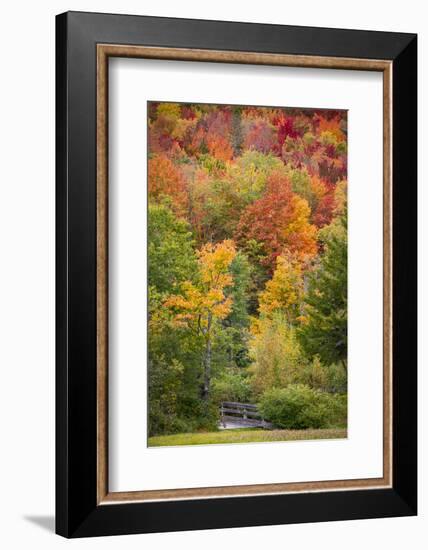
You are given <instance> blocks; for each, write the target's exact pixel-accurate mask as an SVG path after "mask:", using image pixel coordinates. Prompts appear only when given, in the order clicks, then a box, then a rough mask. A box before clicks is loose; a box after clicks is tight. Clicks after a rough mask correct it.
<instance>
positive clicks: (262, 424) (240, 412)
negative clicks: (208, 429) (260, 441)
mask: <svg viewBox="0 0 428 550" xmlns="http://www.w3.org/2000/svg"><path fill="white" fill-rule="evenodd" d="M220 424H221V425H222V426H223V428H226V427H233V425H235V424H236V427H237V428H240V427H249V428H271V427H272V424H270V422H266V420H264V418H263V417H262V416H261V414H260V413H259V412H258V410H257V405H252V404H251V403H236V402H233V401H223V403H221V405H220ZM231 425H232V426H231Z"/></svg>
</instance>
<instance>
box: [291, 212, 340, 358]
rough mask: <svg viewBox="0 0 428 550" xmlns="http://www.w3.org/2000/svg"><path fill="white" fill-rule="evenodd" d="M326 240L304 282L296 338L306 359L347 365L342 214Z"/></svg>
mask: <svg viewBox="0 0 428 550" xmlns="http://www.w3.org/2000/svg"><path fill="white" fill-rule="evenodd" d="M337 221H338V222H339V223H336V226H335V228H334V230H332V231H330V232H329V233H328V235H327V237H326V242H325V252H324V255H323V256H322V257H321V260H320V263H319V265H318V267H317V268H316V269H315V271H314V272H313V273H312V274H311V276H310V277H309V281H308V292H307V296H306V298H305V305H304V310H305V316H306V324H304V325H303V326H302V328H301V329H300V330H299V337H300V340H301V344H302V347H303V349H304V350H305V352H306V353H307V354H308V355H309V356H311V357H312V356H315V355H318V356H319V358H320V359H321V361H322V363H324V364H325V365H331V364H333V363H338V362H341V363H342V364H343V365H344V366H345V367H346V364H347V329H348V316H347V283H348V281H347V253H348V246H347V220H346V212H345V214H344V215H343V216H341V217H340V218H339V219H338V220H337Z"/></svg>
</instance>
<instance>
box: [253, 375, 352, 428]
mask: <svg viewBox="0 0 428 550" xmlns="http://www.w3.org/2000/svg"><path fill="white" fill-rule="evenodd" d="M346 408H347V406H346V396H345V397H344V396H342V395H331V394H328V393H326V392H322V391H319V390H315V389H312V388H310V387H309V386H306V385H304V384H291V385H289V386H288V387H287V388H282V389H279V388H273V389H271V390H268V391H266V392H265V393H264V394H263V396H262V399H261V401H260V404H259V410H260V412H261V414H262V415H263V417H264V418H265V419H266V420H269V421H270V422H272V423H273V424H274V425H275V426H276V427H278V428H283V429H297V430H303V429H306V428H327V427H333V426H335V425H336V424H340V425H343V424H345V425H346Z"/></svg>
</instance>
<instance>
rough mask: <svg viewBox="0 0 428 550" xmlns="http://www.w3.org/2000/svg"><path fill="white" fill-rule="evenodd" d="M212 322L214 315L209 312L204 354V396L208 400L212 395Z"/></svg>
mask: <svg viewBox="0 0 428 550" xmlns="http://www.w3.org/2000/svg"><path fill="white" fill-rule="evenodd" d="M211 323H212V315H211V313H209V314H208V323H207V332H206V347H205V356H204V392H203V398H204V400H205V401H208V398H209V395H210V383H211Z"/></svg>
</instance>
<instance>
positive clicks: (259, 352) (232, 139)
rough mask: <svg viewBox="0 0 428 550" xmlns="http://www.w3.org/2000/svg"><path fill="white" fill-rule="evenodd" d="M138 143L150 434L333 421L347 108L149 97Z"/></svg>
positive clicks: (338, 379) (342, 364)
mask: <svg viewBox="0 0 428 550" xmlns="http://www.w3.org/2000/svg"><path fill="white" fill-rule="evenodd" d="M148 142H149V160H148V202H149V206H148V272H149V273H148V276H149V331H148V347H149V381H148V382H149V434H150V435H156V434H167V433H174V432H189V431H197V430H208V429H211V430H215V429H216V426H217V421H218V404H219V402H220V401H225V400H226V401H227V400H229V401H246V402H251V403H259V404H260V407H261V409H262V410H264V411H265V413H266V415H267V417H270V418H271V420H272V421H274V422H275V423H276V425H277V426H278V427H281V426H283V427H288V426H291V425H293V426H295V427H296V426H297V427H299V428H302V427H322V426H331V425H335V424H338V423H339V424H340V423H342V424H343V423H344V422H345V423H346V410H345V409H346V400H344V399H342V398H339V397H338V394H344V393H345V392H346V376H347V373H346V368H347V225H346V218H347V208H346V195H347V194H346V178H347V119H346V112H344V111H329V110H313V109H297V108H273V107H272V108H267V107H244V106H228V105H205V104H178V103H162V102H150V103H149V105H148ZM344 403H345V405H344ZM344 407H345V409H344ZM327 409H328V410H327ZM344 410H345V412H344ZM290 411H291V412H290ZM293 411H294V412H293ZM332 411H336V412H337V411H338V412H337V415H336V416H334V415H333V417H332ZM285 417H287V418H285ZM293 418H294V420H293Z"/></svg>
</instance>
